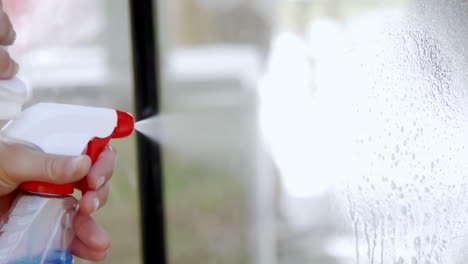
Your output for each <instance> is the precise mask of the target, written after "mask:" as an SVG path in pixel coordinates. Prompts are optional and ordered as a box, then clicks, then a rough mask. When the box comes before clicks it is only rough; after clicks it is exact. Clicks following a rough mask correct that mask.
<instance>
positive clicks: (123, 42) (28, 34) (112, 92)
mask: <svg viewBox="0 0 468 264" xmlns="http://www.w3.org/2000/svg"><path fill="white" fill-rule="evenodd" d="M3 3H4V7H5V9H6V12H7V13H8V14H9V15H10V17H11V19H12V22H13V24H14V27H15V29H16V32H17V40H16V43H15V45H14V46H13V47H11V48H10V51H11V53H12V56H13V58H15V59H16V60H17V61H18V62H19V65H20V76H21V77H22V78H23V79H24V80H25V81H27V82H28V83H29V84H30V86H31V87H32V93H33V97H32V99H31V100H30V101H29V102H28V104H29V105H30V104H34V103H36V102H44V101H47V102H58V103H70V104H81V105H90V106H100V107H110V108H117V109H121V110H124V111H128V112H132V111H133V99H132V98H133V85H132V78H133V77H132V64H131V49H130V41H131V39H130V33H129V18H128V4H127V1H124V0H117V1H115V0H112V1H110V0H106V1H104V0H101V1H94V0H85V1H70V0H64V1H53V0H44V1H33V0H21V1H20V0H4V1H3ZM112 144H113V145H114V146H115V147H116V148H117V149H118V153H119V158H118V162H117V166H116V170H115V173H114V177H113V180H112V192H111V196H110V198H109V201H108V203H107V205H106V206H105V207H104V208H103V209H101V210H100V211H99V212H97V213H96V217H97V219H98V222H99V223H100V224H102V225H103V226H104V228H105V229H106V230H107V231H108V232H109V233H110V236H111V238H112V247H111V249H110V251H109V256H108V259H107V260H106V261H104V262H103V263H114V264H115V263H140V234H139V230H140V227H139V211H138V208H139V207H138V190H137V175H136V160H135V159H136V158H135V155H136V151H135V142H134V138H133V137H132V138H129V139H123V140H115V141H113V143H112ZM77 263H85V262H84V261H77Z"/></svg>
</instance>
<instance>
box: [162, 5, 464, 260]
mask: <svg viewBox="0 0 468 264" xmlns="http://www.w3.org/2000/svg"><path fill="white" fill-rule="evenodd" d="M158 4H159V11H160V12H159V14H160V20H159V27H160V31H161V32H162V33H161V40H162V44H163V45H162V47H163V49H162V53H163V63H162V68H161V71H162V73H163V77H164V78H165V79H164V83H163V89H162V91H161V93H162V98H163V102H162V103H163V106H164V109H163V110H164V111H163V112H164V113H163V114H162V115H161V116H160V117H159V118H160V121H161V122H160V123H161V126H162V135H161V136H160V138H161V140H162V145H163V151H164V169H165V171H164V172H165V176H164V177H165V178H164V181H165V201H166V209H167V219H166V220H167V231H168V246H169V260H170V261H169V263H186V262H197V263H198V262H200V263H260V264H261V263H268V264H271V263H413V264H416V263H461V262H460V261H462V259H463V254H462V252H463V242H464V241H465V232H466V221H465V219H466V217H467V215H466V212H467V211H466V210H465V209H464V208H466V206H467V204H466V202H465V201H466V194H465V182H466V177H465V176H466V165H465V164H466V160H465V157H466V156H467V155H466V154H467V153H466V150H465V146H466V143H468V142H467V141H466V139H465V138H466V137H465V135H467V132H468V131H467V129H468V127H467V126H466V113H467V112H466V107H465V106H466V102H468V101H467V99H468V97H467V93H466V87H465V86H466V83H467V80H466V77H465V76H466V74H465V73H466V63H467V54H466V49H465V47H466V45H467V43H466V37H465V36H466V32H467V29H468V27H467V24H466V22H465V20H466V19H465V16H466V14H467V11H468V10H467V8H468V5H466V4H465V2H464V1H462V0H459V1H458V0H451V1H445V2H441V1H435V0H430V1H427V0H414V1H410V0H406V1H405V0H394V1H391V0H387V1H377V0H360V1H358V0H352V1H340V0H327V1H325V0H323V1H321V0H318V1H312V0H310V1H307V0H283V1H270V0H256V1H242V0H229V1H228V0H223V1H220V0H216V1H215V0H173V1H158Z"/></svg>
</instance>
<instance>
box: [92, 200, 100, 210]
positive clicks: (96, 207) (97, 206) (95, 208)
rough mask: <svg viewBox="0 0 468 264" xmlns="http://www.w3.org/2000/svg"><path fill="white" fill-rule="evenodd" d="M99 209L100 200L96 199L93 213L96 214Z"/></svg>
mask: <svg viewBox="0 0 468 264" xmlns="http://www.w3.org/2000/svg"><path fill="white" fill-rule="evenodd" d="M97 209H99V199H98V198H97V197H96V198H94V199H93V212H96V210H97Z"/></svg>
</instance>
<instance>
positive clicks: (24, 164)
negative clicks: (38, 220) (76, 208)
mask: <svg viewBox="0 0 468 264" xmlns="http://www.w3.org/2000/svg"><path fill="white" fill-rule="evenodd" d="M90 167H91V160H90V158H89V157H88V156H63V155H52V154H46V153H42V152H38V151H34V150H32V149H29V148H27V147H25V146H23V145H19V144H8V143H0V168H2V170H1V171H0V195H1V194H5V193H8V190H10V191H12V190H13V189H15V188H16V187H17V186H18V185H19V184H20V183H23V182H27V181H43V182H50V183H56V184H64V183H71V182H76V181H78V180H80V179H81V178H83V177H84V176H85V175H86V174H87V173H88V171H89V170H90Z"/></svg>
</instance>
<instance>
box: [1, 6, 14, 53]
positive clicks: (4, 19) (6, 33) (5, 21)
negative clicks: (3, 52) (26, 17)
mask: <svg viewBox="0 0 468 264" xmlns="http://www.w3.org/2000/svg"><path fill="white" fill-rule="evenodd" d="M15 39H16V32H15V30H14V29H13V25H12V24H11V21H10V18H9V17H8V15H7V14H6V13H5V12H4V11H3V10H0V45H2V46H6V45H11V44H13V42H14V41H15Z"/></svg>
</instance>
